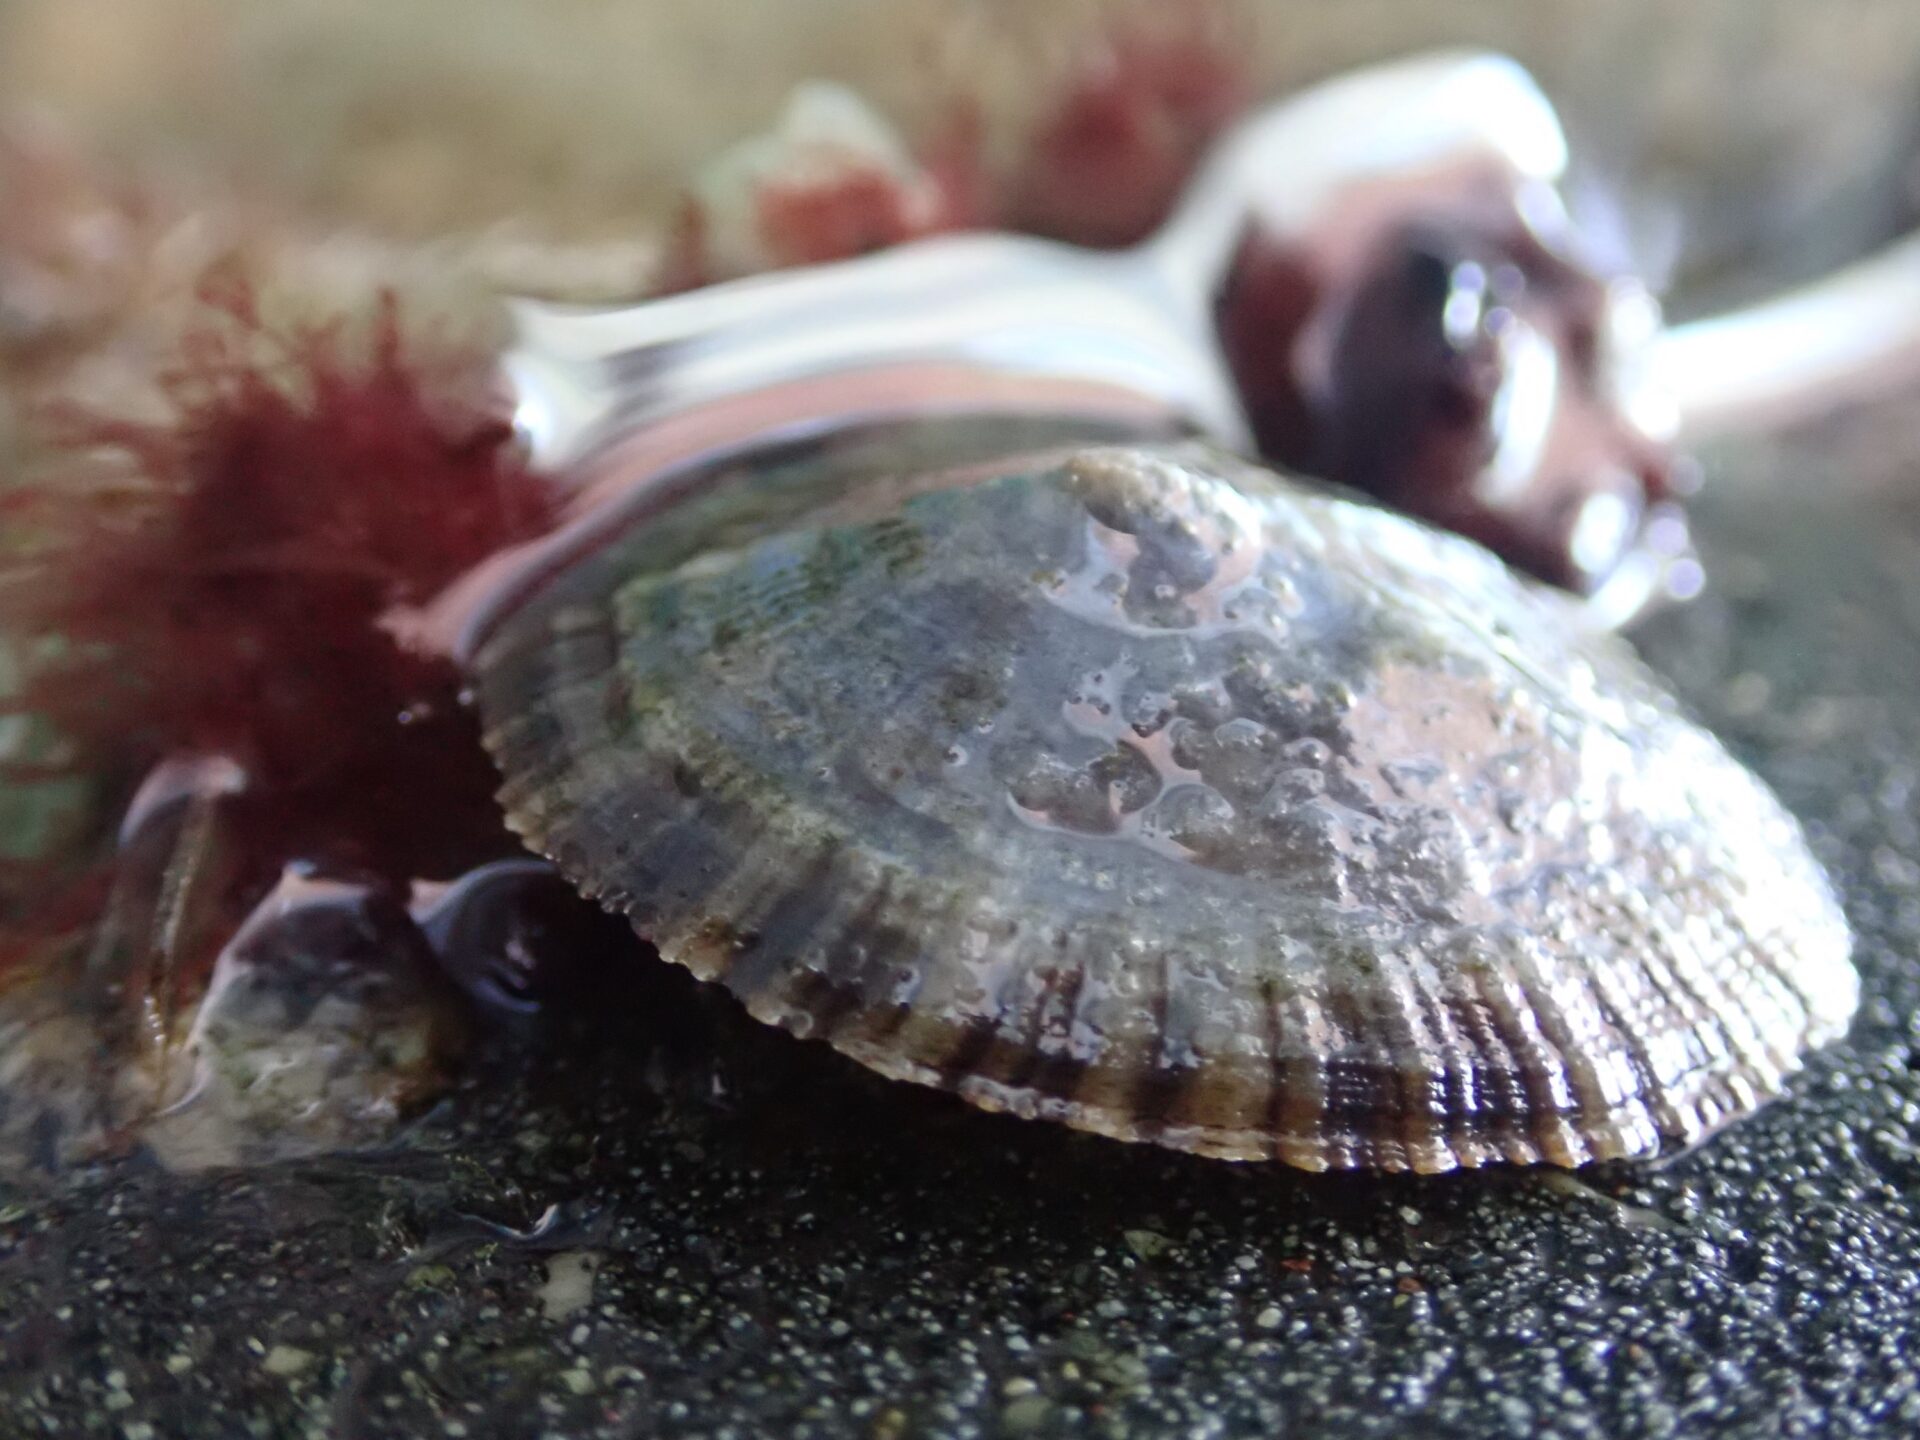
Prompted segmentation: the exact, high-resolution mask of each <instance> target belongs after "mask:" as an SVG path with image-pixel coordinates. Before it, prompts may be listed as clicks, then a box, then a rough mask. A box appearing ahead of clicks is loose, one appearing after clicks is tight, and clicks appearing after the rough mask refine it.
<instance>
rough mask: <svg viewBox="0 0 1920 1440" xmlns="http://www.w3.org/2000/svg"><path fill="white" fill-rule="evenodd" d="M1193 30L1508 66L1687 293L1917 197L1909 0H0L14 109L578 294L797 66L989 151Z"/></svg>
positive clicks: (1818, 248)
mask: <svg viewBox="0 0 1920 1440" xmlns="http://www.w3.org/2000/svg"><path fill="white" fill-rule="evenodd" d="M1194 25H1199V26H1203V27H1209V28H1210V30H1211V32H1212V33H1213V34H1214V35H1215V37H1216V38H1218V37H1225V40H1224V48H1225V49H1226V51H1227V52H1228V53H1230V54H1231V55H1232V56H1233V58H1234V61H1235V63H1236V64H1243V65H1244V67H1245V80H1246V83H1247V85H1248V88H1249V90H1250V91H1251V93H1252V95H1253V96H1254V97H1255V98H1260V97H1265V96H1269V95H1274V94H1278V93H1281V92H1284V91H1285V90H1287V89H1289V88H1291V87H1295V86H1297V85H1299V84H1300V83H1302V82H1304V81H1307V80H1310V79H1312V78H1315V77H1318V76H1321V75H1325V74H1328V73H1330V72H1333V71H1337V70H1340V69H1342V68H1344V67H1348V66H1352V65H1355V64H1358V63H1362V62H1365V61H1369V60H1374V59H1378V58H1381V57H1385V56H1390V55H1395V54H1399V53H1403V52H1406V51H1409V50H1414V49H1418V48H1421V47H1425V46H1429V45H1434V44H1439V43H1447V44H1477V45H1487V46H1493V47H1498V48H1500V49H1503V50H1506V51H1508V52H1510V53H1512V54H1514V55H1515V56H1517V57H1518V58H1519V59H1520V60H1521V61H1523V62H1524V63H1525V64H1526V65H1528V66H1529V67H1530V68H1532V69H1533V70H1534V72H1535V73H1536V74H1537V75H1538V76H1539V77H1540V79H1541V80H1542V82H1543V83H1544V85H1545V87H1546V89H1547V91H1548V93H1549V94H1550V95H1551V96H1552V97H1553V98H1554V99H1555V101H1556V103H1557V104H1559V105H1560V106H1561V107H1562V109H1563V113H1564V114H1565V116H1566V117H1567V120H1568V122H1569V125H1570V127H1571V128H1572V130H1573V132H1574V135H1575V138H1576V142H1577V146H1578V153H1579V154H1580V156H1581V157H1582V158H1583V160H1584V162H1585V163H1586V165H1587V167H1588V168H1589V169H1590V171H1591V172H1592V173H1593V174H1594V175H1595V176H1596V177H1598V179H1599V180H1601V181H1602V182H1605V183H1609V184H1612V185H1613V186H1615V187H1617V189H1618V190H1619V192H1620V193H1621V194H1623V195H1625V196H1627V197H1628V204H1627V206H1626V213H1625V217H1624V218H1625V224H1626V229H1627V230H1628V232H1629V236H1630V239H1631V242H1632V244H1633V245H1634V247H1635V249H1636V252H1637V253H1638V254H1639V257H1640V260H1641V263H1642V265H1643V267H1644V268H1646V269H1647V270H1649V271H1650V272H1652V273H1654V275H1655V276H1656V278H1659V277H1660V276H1661V275H1662V274H1663V272H1669V271H1671V272H1675V273H1676V275H1677V278H1678V279H1679V280H1680V282H1681V288H1682V291H1683V294H1684V295H1686V296H1687V297H1699V299H1700V300H1701V301H1705V300H1718V299H1721V298H1724V297H1725V296H1726V295H1728V294H1729V293H1730V292H1734V291H1738V290H1741V289H1744V288H1749V287H1751V286H1755V285H1759V284H1761V283H1764V282H1765V281H1767V280H1770V279H1772V278H1774V277H1777V276H1790V275H1794V274H1800V273H1810V272H1812V271H1815V270H1818V269H1820V268H1823V267H1824V266H1826V265H1828V264H1830V263H1832V262H1833V261H1834V260H1836V259H1839V258H1844V257H1846V256H1848V255H1852V254H1856V253H1859V252H1860V251H1862V250H1863V249H1865V248H1867V247H1868V246H1869V245H1870V244H1871V243H1872V242H1873V241H1875V240H1877V239H1879V238H1881V237H1883V236H1884V235H1886V234H1887V233H1889V232H1890V231H1892V230H1894V229H1896V228H1898V227H1899V226H1900V225H1902V224H1903V223H1904V221H1905V220H1906V218H1907V216H1908V215H1909V213H1910V212H1911V211H1912V210H1913V208H1914V200H1915V183H1916V172H1915V167H1914V163H1913V157H1914V152H1915V140H1916V136H1917V135H1920V113H1917V112H1916V107H1915V103H1914V101H1915V97H1916V96H1917V95H1920V87H1916V83H1915V82H1916V79H1920V6H1915V5H1913V4H1912V3H1911V0H1834V3H1824V4H1818V5H1810V4H1806V3H1804V0H1706V3H1693V4H1688V5H1685V6H1678V5H1672V4H1667V3H1660V0H1612V3H1605V4H1594V3H1588V0H1536V3H1532V4H1528V5H1526V6H1514V5H1499V4H1493V3H1488V0H1430V3H1425V4H1422V5H1419V6H1409V5H1405V4H1402V3H1398V0H1343V3H1340V4H1338V5H1331V4H1326V3H1324V0H1237V3H1236V0H1223V3H1214V4H1205V5H1171V6H1169V5H1161V6H1159V7H1155V8H1149V7H1146V6H1143V5H1140V4H1137V3H1134V4H1111V3H1108V4H1101V3H1089V0H1061V3H1053V4H1047V5H1034V4H1031V3H1024V0H914V3H910V4H904V3H898V0H887V3H882V0H805V3H777V4H776V3H758V4H748V3H729V4H714V3H711V0H405V3H397V0H273V3H268V4H261V3H258V0H0V114H5V115H7V116H8V117H10V118H11V119H12V120H13V121H14V123H16V124H17V123H20V121H21V117H22V116H37V117H38V120H37V121H36V122H35V123H50V124H52V125H53V126H55V127H57V128H58V129H59V130H61V131H63V132H64V133H66V134H67V135H68V136H70V137H72V138H73V140H74V142H75V143H76V144H78V145H80V146H81V147H83V148H84V149H85V150H86V151H87V152H88V153H89V154H92V155H97V156H99V157H104V158H105V159H106V160H108V161H109V162H112V163H120V164H126V165H128V166H131V167H133V168H135V169H137V170H138V171H140V172H142V173H144V174H149V175H150V174H155V173H159V174H164V175H170V176H173V177H175V178H176V180H177V181H178V183H180V184H199V183H206V182H217V183H219V184H221V185H226V186H231V187H233V188H234V189H235V190H236V191H238V192H239V193H242V194H245V195H247V196H249V197H251V198H253V199H256V200H258V201H261V202H264V203H267V204H270V205H275V206H282V207H284V208H285V209H286V210H287V211H289V212H292V213H296V214H299V215H301V216H302V217H305V218H309V219H312V220H315V221H318V222H321V223H324V224H329V225H344V226H352V227H356V228H364V229H367V230H371V231H373V232H376V233H379V234H384V235H389V236H394V237H400V238H405V239H410V240H411V239H424V238H429V237H441V236H446V235H465V234H471V233H477V232H485V233H488V234H490V235H492V236H494V237H495V238H496V239H500V238H503V237H505V238H511V239H512V240H513V241H514V242H515V243H521V244H532V245H535V246H539V245H547V244H561V243H564V244H567V245H571V246H588V247H601V248H599V249H597V250H592V251H590V252H589V251H583V252H581V253H580V254H579V255H578V256H577V257H576V262H575V263H576V266H577V271H578V283H579V286H580V287H581V288H584V289H588V290H599V289H609V290H617V289H620V288H622V286H623V284H624V283H625V277H626V276H627V275H628V274H629V273H630V272H629V266H630V264H631V263H633V262H631V260H630V258H629V257H622V256H621V255H620V254H619V252H618V251H617V250H615V249H611V248H608V247H615V246H618V245H620V244H623V243H638V241H639V240H640V239H641V238H642V237H644V236H646V235H648V234H650V233H652V232H653V230H655V229H657V227H658V225H659V223H660V221H661V217H662V215H663V213H664V211H665V207H666V206H667V205H668V204H669V203H670V202H671V200H672V198H673V196H674V195H675V193H676V192H677V191H678V189H679V188H680V186H681V185H682V184H683V182H684V181H685V180H686V178H687V177H688V176H689V175H690V174H692V173H693V172H694V171H696V170H697V168H698V167H699V166H700V164H701V163H702V162H703V161H704V160H707V159H708V158H710V157H711V156H712V155H714V154H715V153H716V152H717V151H718V150H719V149H720V148H721V147H723V146H724V145H726V144H727V143H728V142H729V141H732V140H734V139H737V138H738V137H740V136H742V135H745V134H748V133H752V132H754V131H756V130H760V129H763V128H764V127H765V126H767V125H768V124H769V123H770V122H771V121H772V120H773V118H774V117H775V116H776V114H777V113H778V111H779V109H780V106H781V104H782V102H783V100H784V98H785V97H786V95H787V94H788V93H789V91H790V90H791V89H792V87H793V86H794V85H795V84H796V83H797V82H799V81H802V80H805V79H808V78H816V77H818V78H828V79H837V80H842V81H845V82H847V83H849V84H851V85H852V86H854V87H855V88H857V89H858V90H859V91H860V92H861V93H862V94H863V95H865V96H866V97H868V98H869V99H870V100H871V101H872V102H873V103H874V104H875V105H876V106H877V107H878V109H879V110H880V111H881V112H882V113H883V114H884V115H885V116H887V117H888V118H889V119H891V120H892V121H894V122H895V123H896V124H897V125H899V126H900V127H901V128H902V130H903V131H904V132H905V133H906V135H907V136H908V137H909V138H910V139H923V138H924V137H926V136H927V135H929V134H931V133H933V132H934V131H936V130H937V129H938V128H939V127H940V126H941V125H942V124H944V123H945V122H946V121H947V119H948V118H949V117H950V116H951V114H952V110H953V106H954V104H955V102H956V99H958V98H965V99H967V100H970V101H974V102H977V103H978V106H979V111H980V114H981V116H982V117H983V126H982V130H983V142H984V147H985V152H986V155H987V157H988V159H989V160H990V161H998V162H999V163H1001V164H1005V163H1007V157H1008V155H1009V152H1011V151H1012V150H1015V149H1017V148H1018V146H1019V145H1020V144H1021V140H1022V137H1023V136H1024V135H1025V134H1027V133H1029V132H1030V128H1031V125H1032V123H1033V122H1034V118H1035V117H1036V116H1037V115H1039V114H1042V113H1044V112H1045V110H1046V109H1047V106H1048V103H1049V99H1050V96H1051V95H1052V94H1053V92H1054V91H1055V90H1056V89H1057V87H1058V86H1059V85H1060V84H1062V83H1063V79H1062V77H1063V76H1064V75H1065V74H1066V73H1067V72H1069V71H1070V70H1071V69H1072V68H1073V67H1074V66H1076V65H1084V64H1085V62H1086V58H1087V56H1088V55H1089V54H1090V53H1091V52H1092V51H1093V50H1094V49H1097V47H1098V45H1099V44H1100V43H1101V42H1102V40H1103V38H1104V37H1108V36H1110V35H1112V34H1113V33H1114V32H1115V30H1116V28H1123V27H1128V26H1132V27H1136V28H1138V27H1141V26H1145V27H1148V28H1152V27H1154V26H1160V27H1167V26H1175V27H1178V26H1194ZM0 183H4V182H3V181H0ZM8 203H9V201H8V198H7V197H6V195H5V193H4V192H3V191H0V207H4V206H5V205H7V204H8ZM12 203H16V204H17V203H18V201H17V200H16V201H14V202H12ZM1688 303H1690V300H1689V299H1683V308H1685V307H1686V305H1687V304H1688Z"/></svg>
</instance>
